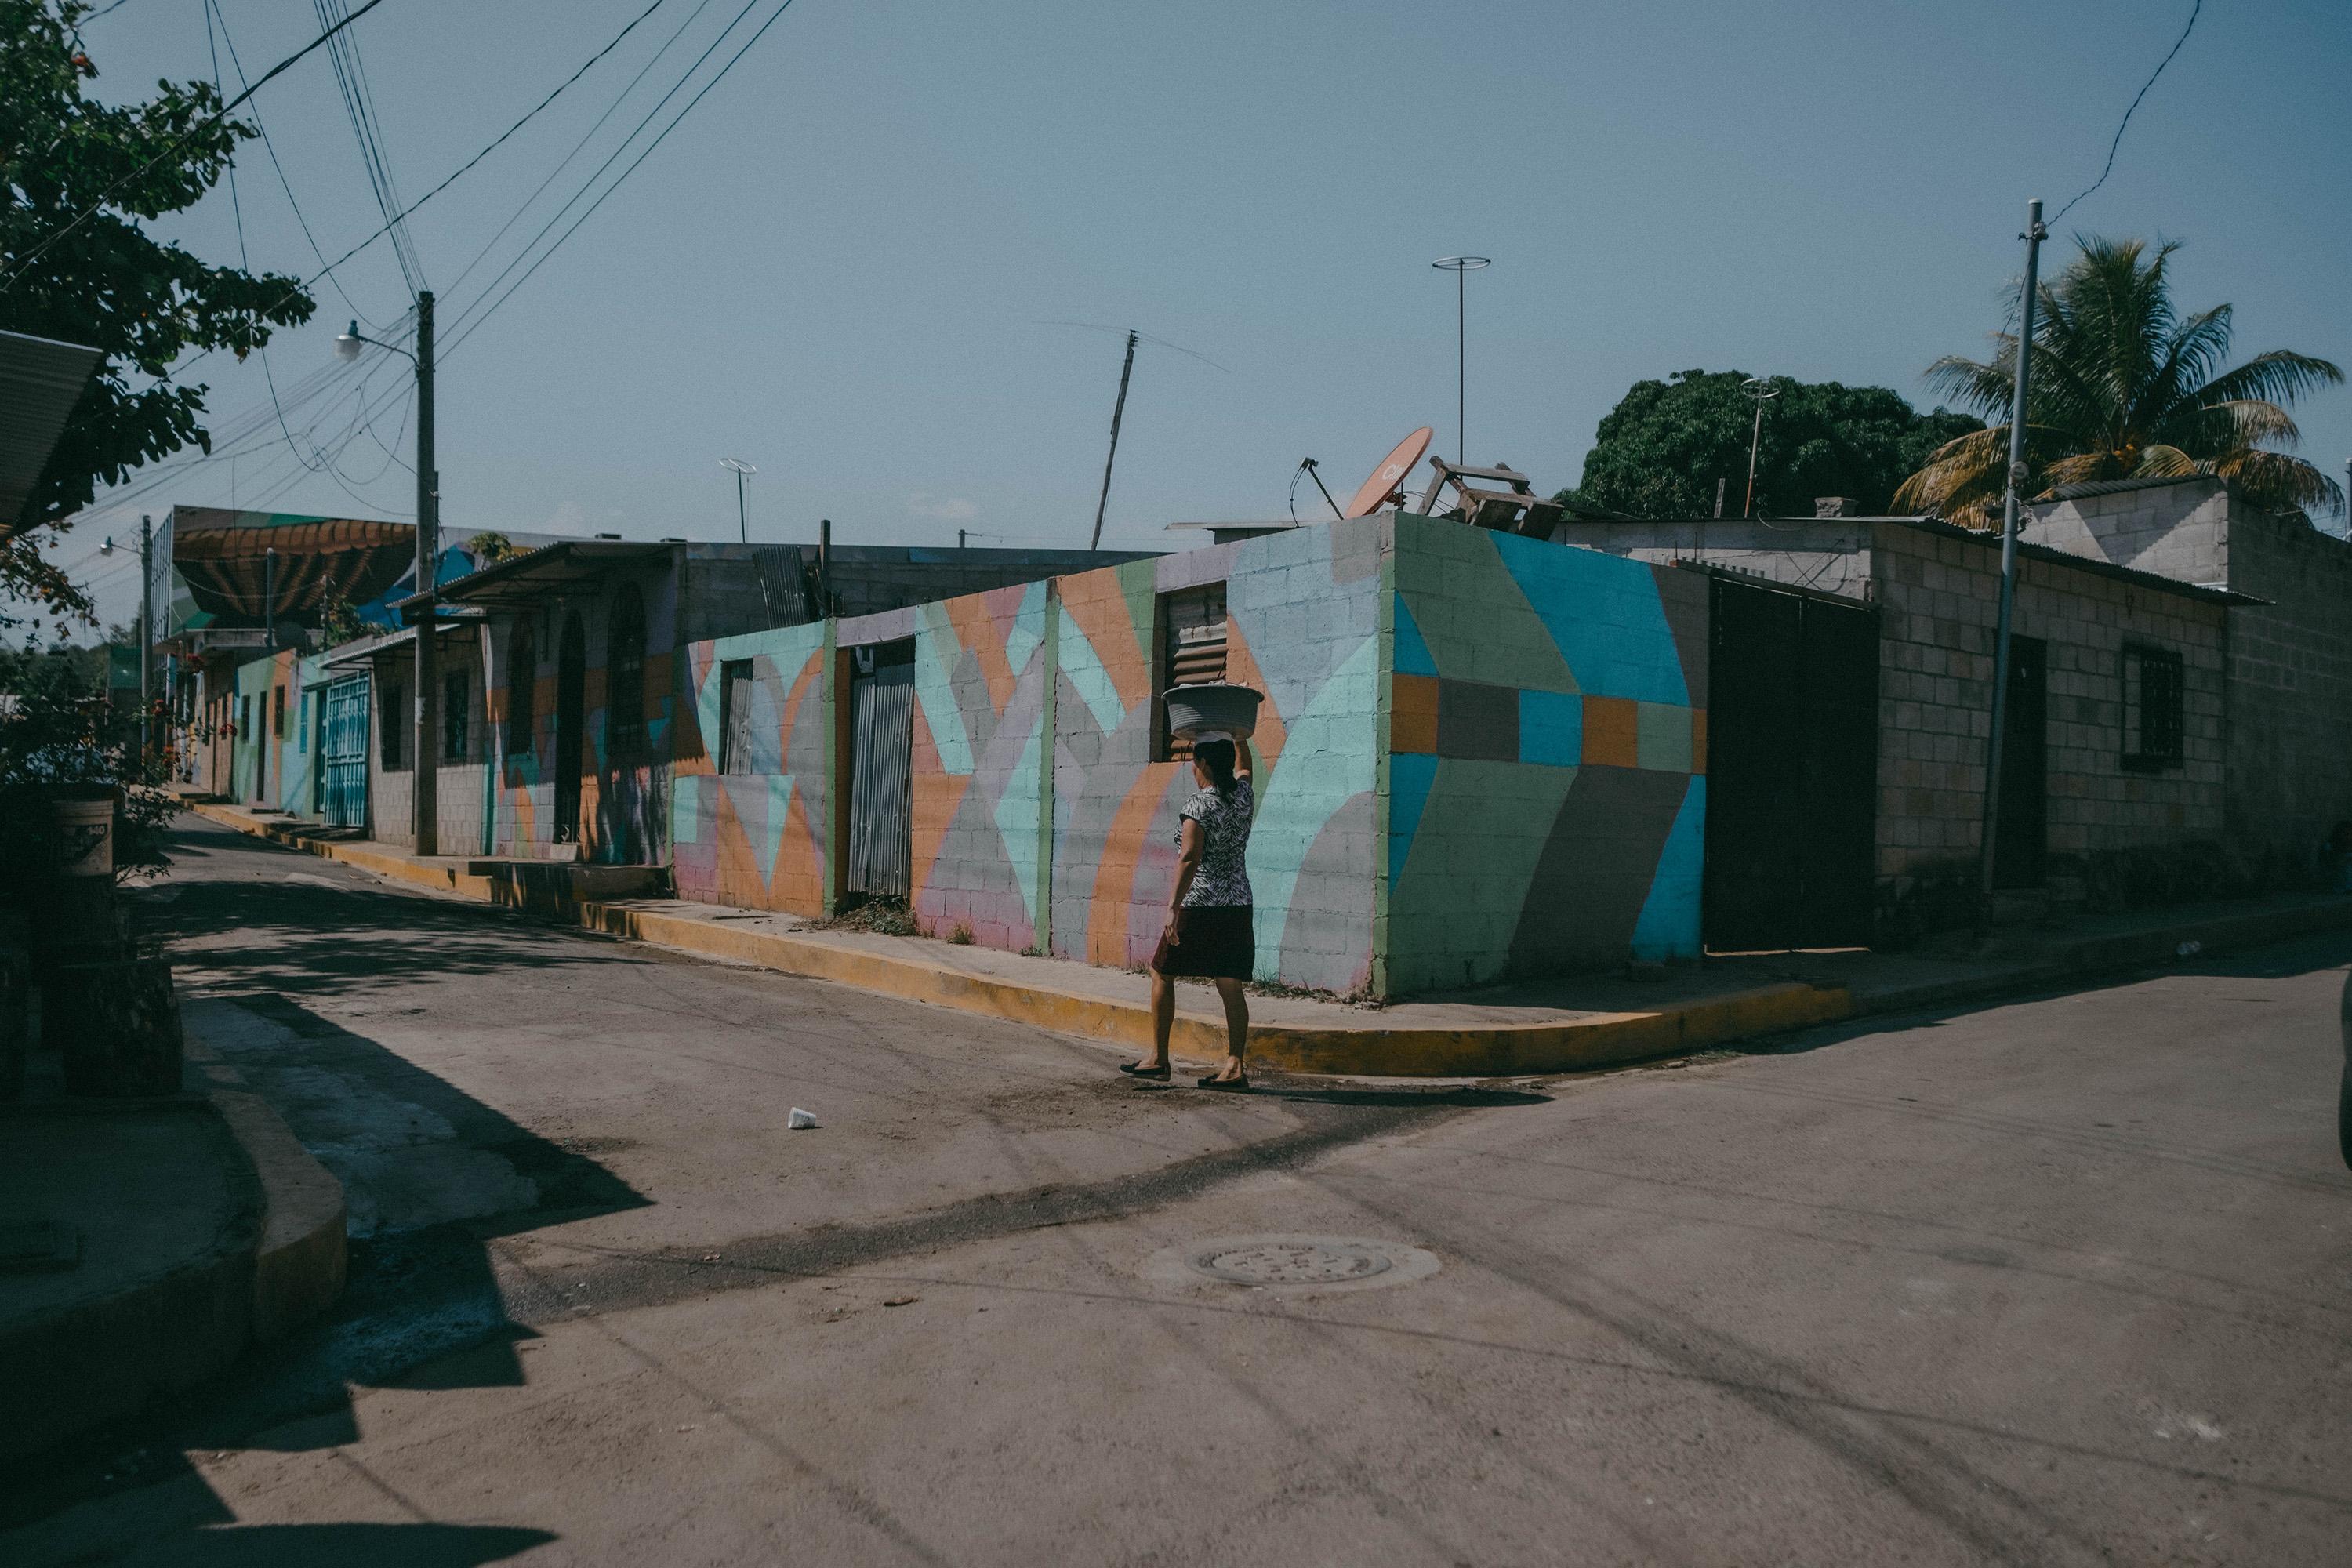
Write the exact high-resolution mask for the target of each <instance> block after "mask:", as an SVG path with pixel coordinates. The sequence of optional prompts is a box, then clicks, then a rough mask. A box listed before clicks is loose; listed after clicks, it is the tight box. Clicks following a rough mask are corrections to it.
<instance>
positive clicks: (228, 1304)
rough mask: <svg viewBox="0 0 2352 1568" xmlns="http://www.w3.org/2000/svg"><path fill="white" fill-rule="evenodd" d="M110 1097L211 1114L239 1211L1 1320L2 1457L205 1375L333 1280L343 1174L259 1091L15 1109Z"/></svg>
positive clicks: (54, 1110) (264, 1336) (329, 1290)
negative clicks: (198, 1243)
mask: <svg viewBox="0 0 2352 1568" xmlns="http://www.w3.org/2000/svg"><path fill="white" fill-rule="evenodd" d="M118 1109H120V1110H130V1111H134V1112H139V1111H144V1112H152V1111H158V1110H160V1111H163V1112H165V1113H168V1114H174V1115H187V1116H190V1117H198V1118H204V1119H206V1120H208V1121H212V1122H213V1123H215V1127H216V1129H217V1132H218V1136H219V1137H220V1138H221V1139H222V1141H223V1142H226V1143H229V1144H232V1145H233V1146H234V1149H235V1151H236V1152H237V1153H239V1154H241V1155H242V1156H243V1161H242V1165H241V1167H235V1168H232V1171H231V1173H230V1177H229V1180H230V1184H231V1187H232V1191H233V1195H234V1197H235V1200H236V1213H235V1214H234V1215H233V1216H232V1217H231V1219H230V1221H229V1223H228V1224H227V1225H226V1226H225V1227H224V1229H223V1231H222V1233H221V1234H220V1235H219V1236H218V1237H216V1238H215V1246H214V1247H212V1248H211V1249H210V1250H209V1251H207V1252H205V1254H204V1255H203V1256H202V1257H199V1258H194V1259H192V1260H188V1261H184V1262H181V1263H178V1264H175V1265H173V1266H171V1267H167V1268H161V1269H158V1270H156V1271H154V1272H152V1273H150V1274H147V1275H144V1276H142V1277H141V1278H139V1279H133V1280H131V1282H130V1283H128V1284H127V1285H125V1286H124V1287H123V1288H121V1289H116V1290H113V1291H111V1292H110V1293H108V1294H105V1295H101V1296H96V1297H89V1298H84V1299H81V1300H70V1301H68V1302H65V1303H63V1304H61V1305H60V1306H58V1308H57V1309H56V1310H52V1311H45V1312H42V1313H40V1314H38V1315H37V1316H33V1317H29V1318H26V1319H24V1320H22V1321H16V1322H12V1323H6V1324H0V1460H7V1459H16V1458H24V1457H26V1456H27V1455H31V1454H35V1453H37V1452H39V1451H41V1450H42V1449H44V1448H47V1447H50V1446H51V1445H53V1444H56V1443H58V1442H61V1441H63V1440H65V1439H67V1438H69V1437H72V1436H77V1435H79V1434H81V1433H84V1432H89V1431H91V1430H93V1429H95V1428H97V1427H100V1426H105V1425H106V1424H108V1423H109V1422H111V1421H117V1420H120V1419H121V1418H122V1417H124V1416H127V1415H134V1414H136V1413H137V1412H138V1411H139V1410H140V1409H141V1408H142V1406H144V1405H146V1404H147V1403H148V1402H149V1401H150V1400H152V1399H154V1398H157V1397H160V1396H163V1395H165V1394H175V1393H178V1392H180V1391H182V1390H184V1389H187V1388H192V1387H194V1386H195V1385H197V1384H201V1383H204V1382H205V1381H207V1380H208V1379H210V1378H212V1377H215V1376H216V1375H218V1374H219V1373H221V1372H222V1371H224V1370H226V1368H227V1367H228V1366H229V1365H230V1364H231V1363H234V1362H235V1361H236V1359H237V1357H238V1356H240V1355H242V1354H243V1353H244V1352H245V1351H246V1349H247V1347H248V1346H249V1345H253V1344H258V1343H263V1342H268V1341H269V1340H273V1339H276V1338H278V1337H279V1336H281V1335H283V1334H285V1333H287V1332H288V1331H290V1330H292V1329H294V1328H296V1327H298V1326H299V1325H300V1324H301V1323H303V1322H305V1321H309V1320H310V1318H312V1317H315V1316H316V1315H317V1314H318V1313H320V1312H321V1311H323V1310H326V1308H327V1307H328V1306H329V1305H330V1304H331V1302H332V1301H333V1300H335V1298H336V1297H337V1296H338V1295H340V1294H341V1291H342V1288H343V1276H344V1267H345V1257H344V1237H343V1189H342V1186H341V1184H340V1183H338V1182H337V1181H336V1180H335V1178H334V1177H333V1176H331V1175H330V1174H328V1173H327V1172H326V1170H325V1169H324V1168H323V1167H321V1166H320V1164H319V1163H318V1162H317V1161H315V1160H313V1159H312V1158H311V1157H310V1154H309V1153H308V1152H305V1151H304V1149H303V1148H302V1146H301V1144H299V1142H296V1141H295V1139H294V1135H293V1133H292V1132H290V1131H288V1130H287V1127H286V1124H285V1123H284V1122H283V1121H279V1120H278V1115H277V1113H276V1112H275V1111H273V1110H270V1109H269V1107H268V1105H267V1104H266V1103H265V1102H263V1101H262V1100H260V1099H258V1098H257V1097H256V1096H254V1095H250V1094H246V1093H241V1092H237V1091H235V1090H229V1089H212V1090H211V1091H209V1092H208V1093H205V1094H202V1095H194V1094H191V1095H184V1096H177V1097H173V1098H170V1099H163V1100H121V1101H88V1100H83V1101H67V1102H63V1103H60V1104H56V1105H33V1106H26V1107H21V1108H18V1109H17V1110H14V1111H12V1112H11V1114H14V1115H44V1116H46V1115H59V1116H76V1117H88V1118H91V1119H98V1118H102V1117H104V1116H105V1115H107V1114H108V1113H109V1112H110V1111H113V1110H118ZM0 1135H5V1134H0ZM93 1239H94V1238H89V1237H85V1240H84V1246H85V1247H89V1245H91V1244H92V1240H93ZM99 1244H100V1245H103V1242H102V1240H100V1241H99Z"/></svg>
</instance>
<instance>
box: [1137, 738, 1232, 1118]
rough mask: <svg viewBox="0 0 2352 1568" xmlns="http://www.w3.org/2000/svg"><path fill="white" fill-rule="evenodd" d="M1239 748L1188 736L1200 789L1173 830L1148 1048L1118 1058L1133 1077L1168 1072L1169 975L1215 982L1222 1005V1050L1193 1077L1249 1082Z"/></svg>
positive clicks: (1217, 1084)
mask: <svg viewBox="0 0 2352 1568" xmlns="http://www.w3.org/2000/svg"><path fill="white" fill-rule="evenodd" d="M1237 751H1238V748H1237V747H1236V746H1235V745H1234V742H1232V741H1230V740H1228V739H1226V738H1225V737H1223V736H1222V735H1214V736H1213V735H1202V736H1201V737H1200V738H1199V739H1197V740H1195V741H1194V742H1193V743H1192V779H1193V782H1194V783H1195V784H1198V785H1199V786H1200V787H1199V792H1198V793H1197V794H1195V795H1193V796H1192V800H1191V801H1189V802H1188V803H1186V805H1185V806H1184V815H1183V819H1182V821H1181V825H1180V826H1179V827H1178V830H1177V839H1176V847H1177V856H1176V882H1175V886H1174V887H1173V888H1171V889H1170V891H1169V894H1168V928H1167V930H1166V931H1163V932H1162V933H1161V934H1160V946H1159V949H1158V951H1156V952H1153V953H1152V955H1151V1055H1150V1058H1148V1059H1146V1060H1143V1061H1139V1062H1129V1063H1125V1064H1122V1065H1121V1067H1120V1068H1119V1071H1121V1072H1125V1073H1132V1074H1134V1075H1135V1076H1136V1077H1137V1078H1149V1079H1167V1078H1168V1077H1169V1076H1170V1072H1171V1069H1170V1068H1169V1065H1168V1032H1169V1030H1170V1028H1171V1027H1172V1026H1174V1024H1175V1022H1176V977H1177V976H1178V975H1186V976H1189V977H1192V978H1193V979H1200V980H1208V981H1212V982H1213V983H1214V984H1215V985H1216V987H1217V995H1218V997H1219V998H1220V999H1221V1000H1222V1001H1223V1003H1224V1005H1225V1039H1226V1046H1225V1059H1224V1060H1223V1062H1222V1063H1221V1064H1219V1066H1218V1068H1217V1070H1216V1071H1215V1072H1213V1073H1211V1074H1210V1075H1209V1076H1208V1077H1206V1078H1204V1079H1202V1080H1201V1087H1202V1089H1231V1090H1235V1091H1240V1090H1245V1089H1248V1088H1249V1069H1248V1068H1247V1067H1246V1066H1244V1062H1243V1059H1242V1056H1243V1051H1244V1047H1245V1046H1246V1044H1247V1040H1248V1036H1249V998H1248V997H1247V996H1246V995H1244V994H1243V991H1242V984H1243V982H1244V981H1246V980H1248V979H1249V978H1250V976H1251V975H1252V974H1253V973H1255V970H1256V967H1257V934H1256V931H1255V928H1254V926H1253V924H1252V910H1251V908H1250V885H1249V870H1248V868H1247V865H1246V863H1245V859H1246V853H1247V851H1248V848H1249V832H1250V817H1251V816H1252V814H1253V813H1254V812H1255V810H1256V808H1257V803H1256V800H1255V797H1254V796H1253V795H1252V794H1251V791H1250V781H1249V777H1248V775H1247V774H1242V775H1239V776H1236V775H1235V774H1234V756H1235V752H1237Z"/></svg>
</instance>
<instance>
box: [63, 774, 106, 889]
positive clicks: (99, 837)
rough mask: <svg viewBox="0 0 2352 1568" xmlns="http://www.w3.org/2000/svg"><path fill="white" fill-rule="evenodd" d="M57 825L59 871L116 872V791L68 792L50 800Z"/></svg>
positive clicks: (67, 874) (93, 874)
mask: <svg viewBox="0 0 2352 1568" xmlns="http://www.w3.org/2000/svg"><path fill="white" fill-rule="evenodd" d="M49 815H50V819H51V820H52V821H53V822H55V823H56V825H57V829H58V876H60V877H107V878H111V877H112V876H113V875H114V795H113V794H112V793H111V792H109V793H108V794H106V795H85V796H68V797H66V798H64V799H61V800H55V801H52V802H50V803H49Z"/></svg>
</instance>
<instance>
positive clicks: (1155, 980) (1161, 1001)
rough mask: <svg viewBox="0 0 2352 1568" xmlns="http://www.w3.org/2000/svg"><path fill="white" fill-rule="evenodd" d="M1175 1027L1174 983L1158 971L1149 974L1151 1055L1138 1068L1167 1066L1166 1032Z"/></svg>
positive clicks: (1139, 1063)
mask: <svg viewBox="0 0 2352 1568" xmlns="http://www.w3.org/2000/svg"><path fill="white" fill-rule="evenodd" d="M1175 1026H1176V983H1175V982H1174V981H1173V980H1171V979H1169V978H1168V976H1166V975H1164V974H1162V973H1160V971H1158V970H1156V969H1155V970H1153V971H1152V972H1151V1055H1150V1057H1148V1058H1145V1059H1144V1060H1143V1061H1140V1062H1138V1063H1137V1064H1136V1066H1138V1067H1150V1068H1164V1067H1166V1066H1167V1065H1168V1031H1169V1030H1171V1029H1172V1028H1174V1027H1175Z"/></svg>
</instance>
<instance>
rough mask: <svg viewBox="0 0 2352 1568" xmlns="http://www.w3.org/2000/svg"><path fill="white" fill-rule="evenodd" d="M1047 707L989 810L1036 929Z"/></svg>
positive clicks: (1037, 643)
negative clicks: (1038, 837)
mask: <svg viewBox="0 0 2352 1568" xmlns="http://www.w3.org/2000/svg"><path fill="white" fill-rule="evenodd" d="M1042 585H1043V584H1040V586H1042ZM1044 643H1045V636H1044V634H1043V633H1042V632H1041V633H1040V634H1039V635H1038V637H1037V639H1036V641H1034V642H1032V643H1030V644H1029V645H1028V651H1029V652H1030V653H1032V654H1034V653H1035V652H1036V651H1037V649H1038V648H1039V647H1041V646H1043V644H1044ZM1006 651H1007V652H1008V654H1009V653H1010V652H1011V641H1010V639H1008V640H1007V647H1006ZM1027 663H1028V661H1027V660H1026V659H1024V660H1023V661H1021V663H1019V664H1016V665H1014V666H1013V668H1015V669H1021V668H1026V666H1027ZM1044 753H1045V710H1044V709H1043V708H1042V707H1041V708H1039V709H1038V710H1037V712H1036V715H1035V720H1034V723H1033V724H1032V726H1031V728H1030V730H1029V737H1028V739H1027V740H1026V741H1024V742H1023V743H1022V746H1021V754H1020V755H1019V756H1018V757H1016V758H1015V759H1014V760H1013V766H1012V768H1011V769H1010V770H1009V771H1008V772H1007V773H1005V776H1004V783H1003V793H1002V794H1001V795H998V796H997V799H996V809H995V810H994V811H993V812H992V813H991V814H990V819H991V820H992V821H993V822H994V823H995V824H996V832H997V836H998V837H1001V838H1002V839H1003V841H1004V858H1006V859H1007V860H1008V861H1010V862H1011V863H1012V867H1013V880H1015V881H1016V882H1018V883H1020V885H1021V902H1022V905H1023V907H1024V908H1025V909H1026V910H1028V911H1029V925H1030V929H1031V930H1032V931H1034V930H1035V929H1036V927H1037V922H1038V920H1039V918H1040V914H1041V911H1040V909H1039V906H1038V901H1037V897H1038V885H1037V862H1038V854H1037V850H1038V840H1037V830H1038V826H1039V824H1040V822H1041V819H1042V817H1043V815H1044V813H1043V806H1044V803H1045V769H1044V767H1043V766H1041V765H1040V764H1041V763H1042V761H1043V758H1044Z"/></svg>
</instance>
